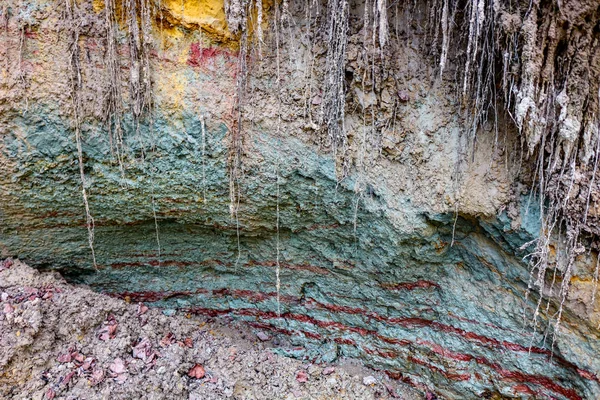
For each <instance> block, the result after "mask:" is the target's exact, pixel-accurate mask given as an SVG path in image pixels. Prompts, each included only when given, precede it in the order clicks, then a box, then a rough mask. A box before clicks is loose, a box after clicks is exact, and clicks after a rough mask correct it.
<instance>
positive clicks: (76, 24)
mask: <svg viewBox="0 0 600 400" xmlns="http://www.w3.org/2000/svg"><path fill="white" fill-rule="evenodd" d="M65 11H66V17H67V21H68V22H69V25H68V33H69V39H70V41H69V48H70V57H69V69H70V71H69V72H70V73H69V77H70V82H71V101H72V103H71V104H72V107H73V118H74V121H75V141H76V144H77V158H78V162H79V176H80V179H81V193H82V196H83V204H84V207H85V218H86V226H87V230H88V243H89V246H90V250H91V252H92V263H93V265H94V269H95V270H96V271H98V265H97V264H96V253H95V251H94V218H93V217H92V215H91V213H90V205H89V202H88V195H87V190H86V178H85V171H84V165H83V150H82V145H81V114H82V110H81V108H82V107H81V90H82V79H81V68H80V66H79V36H80V33H81V26H80V24H81V21H82V19H81V18H79V16H78V15H76V12H77V9H76V5H75V4H74V3H72V0H65Z"/></svg>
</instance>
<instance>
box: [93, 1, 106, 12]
mask: <svg viewBox="0 0 600 400" xmlns="http://www.w3.org/2000/svg"><path fill="white" fill-rule="evenodd" d="M92 8H93V9H94V12H95V13H99V12H100V11H102V10H104V0H92Z"/></svg>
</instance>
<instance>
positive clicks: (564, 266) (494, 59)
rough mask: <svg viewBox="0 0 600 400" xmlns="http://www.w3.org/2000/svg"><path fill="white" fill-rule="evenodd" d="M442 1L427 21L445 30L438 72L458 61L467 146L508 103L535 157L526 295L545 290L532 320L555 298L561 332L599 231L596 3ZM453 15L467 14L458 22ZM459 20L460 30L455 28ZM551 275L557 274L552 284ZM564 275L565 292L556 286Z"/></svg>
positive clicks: (599, 49)
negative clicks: (536, 232) (534, 219)
mask: <svg viewBox="0 0 600 400" xmlns="http://www.w3.org/2000/svg"><path fill="white" fill-rule="evenodd" d="M438 4H439V1H438V0H432V2H431V13H430V15H431V16H432V17H430V21H433V26H432V28H433V31H434V34H433V35H432V36H433V37H434V38H437V36H438V33H441V36H442V43H441V46H440V48H439V51H438V52H437V54H438V56H439V73H440V75H441V74H443V72H444V71H445V70H447V69H448V65H449V63H453V64H454V65H455V66H457V67H458V68H456V69H457V71H458V74H459V75H460V82H461V84H460V91H459V99H460V100H461V104H462V106H463V109H464V114H463V116H464V120H465V127H466V132H467V138H468V140H467V143H469V146H470V148H473V147H474V145H475V142H476V141H475V139H476V132H477V130H478V129H479V128H480V127H481V125H482V124H483V123H484V122H486V121H487V120H488V116H489V115H493V116H494V117H495V116H496V115H497V113H498V110H497V101H498V99H501V100H502V103H503V104H502V105H503V106H504V109H505V110H506V112H507V113H508V115H510V117H511V118H512V119H513V120H514V122H515V125H516V127H517V129H518V130H519V133H520V136H521V140H522V144H523V145H524V146H525V148H526V149H527V156H528V157H530V158H531V159H533V161H534V163H535V166H536V167H535V168H534V169H533V171H534V174H535V176H534V178H533V180H534V183H533V185H534V186H535V190H536V192H537V197H538V201H539V204H540V208H541V210H542V214H543V215H542V229H541V232H540V238H539V240H537V241H536V242H535V243H532V244H534V245H535V246H534V247H535V249H534V250H533V251H532V253H531V254H530V255H529V257H528V259H529V262H530V263H531V266H532V267H531V274H532V279H531V281H530V284H529V289H528V293H527V296H529V293H530V292H531V291H535V292H536V294H537V296H538V302H537V303H538V304H537V307H536V309H535V311H534V317H533V324H534V326H535V325H537V321H538V317H539V314H540V313H541V312H542V311H543V310H544V308H545V311H546V314H547V311H549V310H550V308H549V307H550V305H549V299H548V297H549V296H552V297H556V299H557V305H556V309H557V311H556V314H555V315H554V316H553V317H551V316H549V315H548V318H549V319H553V320H554V323H553V330H554V332H555V333H556V332H558V330H559V324H560V321H561V318H562V315H563V306H564V304H565V301H566V299H567V295H568V291H569V285H570V278H571V277H572V275H573V266H574V264H575V259H576V257H577V256H578V255H580V254H581V253H582V252H583V251H584V250H585V247H586V246H588V248H589V244H590V243H591V242H592V240H591V239H592V238H593V237H596V236H598V234H600V230H599V229H598V228H597V226H598V223H599V222H600V219H599V218H600V215H598V214H599V213H597V212H595V211H594V213H593V215H591V211H590V210H592V209H593V208H591V207H590V204H591V203H594V204H595V201H597V199H595V198H592V197H593V193H598V189H599V188H598V182H597V179H596V178H595V175H596V172H597V166H598V156H599V150H600V147H599V142H600V140H599V130H600V122H599V109H600V106H599V104H600V33H599V31H598V29H597V26H596V24H597V21H598V20H599V19H600V15H599V12H600V11H599V8H598V3H595V2H592V3H590V4H585V3H574V4H572V5H564V6H562V8H561V9H560V10H559V9H558V8H557V6H556V3H555V2H553V1H548V0H532V1H530V2H525V3H518V2H517V3H515V2H508V1H504V0H501V1H490V0H443V5H442V6H441V13H440V12H439V9H440V7H438ZM456 10H463V11H462V14H461V13H456ZM456 15H462V18H461V19H460V20H455V16H456ZM454 24H456V25H458V26H461V24H462V27H463V29H455V30H453V29H452V26H453V25H454ZM434 42H435V41H434ZM450 43H453V44H456V47H455V48H451V46H450ZM436 50H437V45H436ZM462 66H464V68H461V67H462ZM497 66H498V67H499V68H498V71H496V67H497ZM500 67H501V68H500ZM496 88H501V89H502V94H500V95H498V94H497V93H496ZM494 121H495V118H494ZM496 130H497V128H496ZM590 160H593V162H591V163H590ZM580 188H582V189H580ZM583 188H585V189H583ZM563 237H564V238H566V240H565V243H564V246H557V253H559V254H558V255H557V256H556V257H551V256H550V254H549V251H548V249H549V246H553V245H554V244H553V243H559V242H560V241H561V240H562V238H563ZM584 243H588V244H587V245H584ZM549 271H552V272H553V273H552V278H551V279H550V282H547V279H548V278H547V275H548V274H547V273H548V272H549ZM557 275H560V279H559V278H558V276H557ZM557 281H560V287H559V288H555V287H554V286H555V283H556V282H557ZM594 282H597V280H595V281H594ZM544 299H546V300H545V301H546V303H545V304H546V305H545V307H543V306H542V304H544ZM553 341H554V338H553Z"/></svg>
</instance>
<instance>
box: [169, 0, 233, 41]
mask: <svg viewBox="0 0 600 400" xmlns="http://www.w3.org/2000/svg"><path fill="white" fill-rule="evenodd" d="M161 6H162V10H163V13H164V16H165V17H166V18H167V19H168V22H170V23H171V24H173V25H180V26H182V27H184V28H186V29H199V28H200V29H202V30H203V31H205V32H206V33H208V34H209V35H211V36H213V38H215V39H218V40H219V41H231V40H235V37H234V36H233V35H232V34H231V32H229V29H228V28H227V20H226V18H225V6H224V2H223V0H163V1H162V4H161Z"/></svg>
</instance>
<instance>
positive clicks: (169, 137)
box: [0, 0, 600, 399]
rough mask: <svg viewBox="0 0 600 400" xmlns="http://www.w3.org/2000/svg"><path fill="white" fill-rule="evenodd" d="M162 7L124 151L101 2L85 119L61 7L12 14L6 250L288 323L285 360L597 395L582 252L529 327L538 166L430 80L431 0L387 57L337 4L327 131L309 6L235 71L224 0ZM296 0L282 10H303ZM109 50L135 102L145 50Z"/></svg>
mask: <svg viewBox="0 0 600 400" xmlns="http://www.w3.org/2000/svg"><path fill="white" fill-rule="evenodd" d="M163 3H164V4H162V5H161V6H160V7H162V8H160V9H159V10H158V11H157V14H155V18H154V19H153V20H152V23H153V24H154V28H153V30H152V35H153V36H152V43H157V44H158V45H156V46H155V47H152V48H151V51H149V52H148V53H147V54H148V62H149V66H150V71H151V83H152V104H151V114H150V115H151V117H146V118H142V119H141V120H140V119H138V118H137V117H136V115H135V113H133V114H131V113H127V112H123V116H122V125H121V127H122V130H123V136H122V140H123V143H122V147H120V148H119V147H117V150H118V151H117V152H116V151H115V142H111V138H115V137H116V138H118V136H111V134H109V133H108V132H107V129H106V125H105V124H103V123H102V122H101V121H103V120H106V115H105V112H106V105H107V103H106V99H107V94H106V88H107V87H111V85H112V83H111V82H112V81H111V74H110V66H109V64H107V63H106V54H107V48H108V47H107V44H106V43H107V42H106V40H107V39H106V32H105V25H104V24H105V22H104V21H105V19H104V15H103V10H104V8H103V3H102V2H100V3H98V4H97V3H93V4H87V3H81V4H80V5H79V7H80V8H79V10H80V12H81V14H78V16H79V17H81V16H82V15H84V16H86V18H83V19H78V21H81V26H80V28H79V29H80V33H81V35H80V38H79V40H78V42H77V46H78V49H79V53H80V56H79V57H78V60H79V69H78V70H79V71H80V72H81V76H82V80H81V85H80V86H81V87H79V92H78V94H77V96H78V98H79V99H80V103H81V120H80V124H79V125H80V129H79V128H78V127H77V126H76V125H75V124H74V121H73V101H72V97H73V90H72V88H73V86H72V83H73V81H72V80H70V77H71V76H72V75H71V73H72V72H73V70H72V64H71V65H70V64H69V63H70V61H69V60H72V58H71V55H72V54H73V53H72V52H73V46H72V45H70V43H71V42H70V41H69V37H70V36H68V35H65V34H64V32H65V30H67V28H69V27H68V26H66V25H68V21H67V22H65V18H64V15H63V14H61V13H62V11H63V9H62V7H63V5H62V4H59V5H58V6H57V5H56V4H55V3H54V2H45V1H42V0H39V1H36V2H30V3H28V4H27V5H24V4H21V3H17V2H13V3H12V4H8V5H7V6H6V7H5V8H4V9H3V16H4V20H5V21H6V24H5V30H4V31H3V36H2V40H0V53H2V54H5V55H6V58H5V61H6V63H5V66H4V69H3V82H2V86H1V88H0V111H1V112H2V114H1V116H0V127H1V128H0V129H1V130H0V172H1V173H0V186H1V187H2V190H0V218H1V219H2V220H1V223H0V252H1V253H0V254H1V255H2V256H3V257H8V256H13V257H19V258H21V259H23V260H26V261H28V262H29V263H31V264H32V265H35V266H38V267H47V268H56V269H59V270H60V271H61V272H62V273H63V274H64V275H65V276H66V277H67V278H68V279H70V280H72V281H75V282H80V283H86V284H89V285H90V286H91V287H92V288H93V289H95V290H98V291H101V292H104V293H108V294H111V295H114V296H118V297H123V298H128V299H131V300H134V301H143V302H145V303H147V304H151V305H155V306H159V307H166V308H179V309H184V310H186V311H187V312H192V313H198V314H204V315H210V316H216V315H224V314H227V315H231V316H233V317H235V318H237V319H239V320H242V321H246V322H248V323H250V324H252V325H254V326H256V327H260V328H261V329H270V330H272V331H274V332H275V333H277V334H279V335H288V336H290V340H291V341H292V342H293V343H294V344H297V345H299V346H302V350H301V351H298V354H292V355H295V356H306V357H308V358H311V359H316V360H324V361H331V360H333V359H335V358H336V357H337V356H341V355H343V356H351V357H357V358H360V359H362V360H364V361H365V362H366V363H367V364H368V365H370V366H374V367H376V368H378V369H381V370H383V371H386V372H387V373H388V374H389V375H390V376H391V377H394V378H397V379H402V380H403V381H405V382H408V383H410V384H411V385H413V386H414V387H416V388H417V389H419V390H421V391H423V392H425V391H427V390H429V391H435V392H436V393H438V395H440V396H443V397H447V398H481V397H482V396H488V397H490V396H500V395H504V396H516V397H519V396H520V397H536V398H544V397H547V398H563V399H565V398H566V399H580V398H582V399H583V398H590V399H591V398H597V397H598V396H599V395H600V386H599V383H598V382H599V379H600V378H599V374H600V364H599V361H598V360H597V358H596V357H595V355H596V354H598V352H599V351H600V341H599V340H598V333H599V332H598V330H597V326H598V323H600V304H599V303H600V300H599V298H598V296H595V295H594V294H595V283H596V281H597V275H595V271H596V269H595V265H596V261H597V260H596V253H595V252H594V253H585V254H581V255H580V256H579V257H578V258H577V262H576V263H575V267H574V271H573V274H572V276H570V277H569V279H570V282H571V290H570V291H569V294H568V298H567V299H566V302H565V311H564V315H563V317H562V318H563V322H562V325H561V330H560V334H559V335H557V336H556V337H555V343H554V346H552V344H553V338H552V335H547V333H548V332H547V331H545V329H546V322H547V320H548V318H549V317H548V316H551V317H550V319H552V318H555V317H552V316H553V315H555V314H556V312H557V310H558V309H559V307H560V299H559V298H558V295H557V293H555V292H548V293H544V295H545V296H547V298H548V299H549V301H548V303H547V305H546V300H545V299H544V300H543V303H542V305H543V306H542V307H541V308H540V310H541V313H540V315H539V316H537V318H536V323H537V324H538V325H537V326H536V329H535V330H534V327H532V326H531V320H532V314H533V311H534V310H536V308H537V307H536V306H537V304H538V302H541V301H542V300H541V299H540V298H539V294H538V293H537V292H536V291H535V290H534V291H533V292H531V293H529V292H528V286H529V285H530V284H531V281H530V279H531V278H530V273H529V267H528V265H527V264H526V262H524V261H523V260H522V257H523V256H525V255H526V254H527V251H526V250H522V249H521V248H522V246H523V245H525V244H526V243H527V242H529V241H531V240H533V239H536V238H537V237H538V236H539V234H540V229H541V228H540V214H541V213H540V210H539V205H538V202H537V201H536V199H535V197H533V200H532V197H530V196H529V193H530V192H529V188H528V187H527V186H526V185H525V184H522V183H520V181H525V182H528V181H531V180H532V179H533V176H534V175H535V172H534V170H535V167H531V166H530V164H528V162H526V161H523V160H522V159H523V158H524V156H523V154H522V150H523V147H522V146H521V142H520V139H519V136H518V133H517V132H518V128H519V127H518V126H515V124H514V123H513V122H511V121H510V119H509V118H508V117H507V118H505V119H503V118H504V117H502V115H499V116H498V119H497V120H496V121H497V123H496V124H491V123H490V124H483V125H482V126H481V127H480V128H479V129H478V131H477V136H476V138H477V139H476V144H475V145H474V146H473V147H472V146H471V144H473V143H472V139H473V138H472V137H471V136H469V134H466V133H465V132H467V133H468V130H465V125H464V118H463V115H464V111H463V108H462V107H461V106H460V104H458V103H457V102H456V96H455V92H456V85H455V84H454V82H452V79H447V81H446V80H439V79H436V74H437V72H436V71H437V66H436V65H435V62H434V61H432V58H429V56H428V55H426V54H425V53H426V52H425V51H424V50H423V49H424V47H426V46H424V45H423V43H424V42H426V41H427V40H429V39H430V38H428V36H427V35H426V32H425V31H424V30H423V29H420V28H419V26H420V24H424V21H426V20H427V14H426V11H425V10H426V8H425V7H423V9H420V8H419V7H417V8H416V9H413V10H412V11H410V12H409V11H403V12H397V14H395V16H394V18H391V21H393V22H394V24H391V25H390V31H394V30H395V31H394V32H393V34H392V35H391V39H390V41H389V43H388V45H387V47H385V48H384V50H381V51H380V52H378V51H375V50H374V49H371V48H368V47H365V45H364V43H365V42H364V38H365V35H366V37H369V35H370V34H371V33H372V32H371V31H369V30H368V29H361V28H360V27H361V26H362V25H360V24H358V23H357V21H360V18H362V13H363V12H364V7H365V6H364V4H362V3H361V4H357V5H355V7H352V8H351V10H350V11H349V21H350V23H349V26H350V28H349V31H348V40H347V44H346V50H345V63H344V65H345V67H344V70H343V79H344V81H343V87H344V90H345V94H344V98H343V103H344V104H345V109H344V119H343V125H344V126H343V128H344V132H345V136H344V138H343V140H342V139H340V138H339V137H337V136H336V137H333V138H332V137H330V136H328V135H329V132H328V131H327V130H326V129H325V128H324V123H323V117H322V112H323V104H330V102H331V99H330V98H328V97H327V96H328V88H327V87H326V86H324V85H323V81H324V79H325V78H327V77H328V75H327V74H328V73H329V72H328V68H329V67H330V66H329V65H328V60H330V59H331V57H333V56H332V55H331V54H328V46H327V45H326V43H325V41H324V38H323V36H322V32H321V31H319V30H316V31H314V32H313V31H312V30H311V29H310V24H309V22H308V21H310V18H308V19H302V18H300V17H299V18H298V19H297V21H298V22H297V24H292V23H289V20H288V23H285V24H282V25H281V26H280V30H279V31H278V33H279V36H278V40H276V38H275V37H274V36H273V35H266V34H265V39H264V41H263V42H262V43H261V46H260V49H259V46H258V44H257V43H256V42H252V43H254V45H253V46H254V47H255V48H254V47H252V48H251V49H250V50H249V53H248V54H249V55H248V58H247V60H246V62H247V70H248V73H247V75H245V71H243V70H240V69H239V65H240V64H239V57H240V52H238V46H239V43H238V41H237V39H239V37H238V36H236V35H234V34H231V33H230V32H229V31H228V30H227V29H225V27H226V26H227V25H226V22H225V18H226V17H225V13H224V9H223V8H222V7H223V5H222V4H213V2H198V3H195V2H188V1H185V2H183V3H182V8H181V9H179V8H178V4H177V2H163ZM188 3H189V4H188ZM229 6H235V4H233V5H231V4H230V5H229ZM264 6H265V10H264V11H265V15H266V14H267V13H268V12H270V13H273V12H274V11H273V7H274V6H273V5H270V6H267V4H266V3H264ZM286 6H287V7H288V9H287V11H286V12H288V13H289V14H286V15H288V17H287V18H291V17H290V16H291V15H293V16H294V17H297V16H302V15H304V12H305V11H306V12H307V13H308V12H316V9H315V8H312V7H308V8H303V7H302V6H303V5H300V4H291V3H290V4H286ZM371 6H372V5H371ZM294 7H297V8H298V9H295V8H294ZM301 8H302V10H301ZM7 10H8V11H7ZM565 12H566V11H565ZM323 15H325V14H323ZM506 18H508V16H506ZM265 24H266V23H265ZM270 26H271V27H272V25H270ZM252 27H253V29H256V25H252ZM265 27H266V25H265ZM159 28H160V29H159ZM374 28H375V26H372V27H371V28H370V29H374ZM69 29H72V27H71V28H69ZM315 32H316V33H315ZM319 32H321V33H319ZM144 40H149V39H148V38H146V39H143V40H142V42H143V41H144ZM117 43H118V48H117V54H119V55H121V58H119V60H120V61H119V64H118V69H117V70H118V71H121V72H120V75H122V76H121V78H120V80H118V82H119V84H120V85H121V86H120V93H122V96H123V98H124V102H125V103H128V102H130V101H131V99H130V98H129V97H128V96H129V95H128V93H129V90H133V89H131V88H129V86H128V82H130V81H131V79H130V76H131V75H132V71H136V68H138V67H139V66H134V64H132V63H133V62H134V61H135V59H133V61H131V63H130V60H129V59H128V58H127V54H128V52H129V47H130V46H128V45H127V43H128V42H127V40H126V39H125V37H124V36H123V37H117ZM276 48H279V51H278V52H277V51H276V50H275V49H276ZM259 51H260V52H259ZM241 54H243V51H242V53H241ZM450 58H452V55H450ZM446 68H447V71H452V70H453V69H454V70H459V69H460V65H457V64H456V63H454V64H453V63H452V62H451V61H448V66H447V67H446ZM139 69H140V70H141V71H143V67H139ZM446 73H448V72H446ZM241 74H244V77H245V79H244V80H243V84H244V87H243V97H242V99H243V101H241V102H240V97H238V95H239V90H240V87H239V86H238V84H239V82H240V76H241ZM134 75H135V74H134ZM136 77H139V76H138V75H136ZM146 83H148V82H146ZM131 93H138V92H135V91H132V92H131ZM238 105H239V109H238V107H237V106H238ZM332 107H333V106H332ZM239 110H241V111H242V112H241V115H240V114H238V111H239ZM334 123H337V122H335V121H334ZM77 129H79V131H80V133H81V138H82V152H81V155H82V159H83V165H84V167H85V168H84V171H83V172H84V175H85V188H86V192H87V200H88V203H89V208H90V212H91V215H93V218H94V222H95V223H94V225H95V226H94V228H95V229H94V232H93V233H94V241H93V247H94V251H95V257H96V260H97V264H98V265H97V267H98V270H97V271H95V270H94V268H93V265H92V262H91V256H90V248H89V246H88V231H87V229H86V215H85V212H84V208H83V204H82V198H81V184H82V183H81V180H80V171H79V166H78V150H77V141H76V138H75V131H76V130H77ZM113 133H114V131H113ZM236 134H237V135H239V137H237V139H236ZM238 146H239V147H238ZM334 147H335V150H336V151H335V153H336V154H335V157H334V156H333V154H332V153H333V148H334ZM236 152H237V153H236ZM115 153H118V155H115ZM237 154H239V155H240V157H239V159H237V160H236V159H235V156H236V155H237ZM232 155H233V157H234V159H233V162H234V163H238V164H237V165H236V166H237V167H238V169H237V170H236V169H235V168H234V169H232ZM233 171H236V172H235V174H234V172H233ZM233 175H234V176H233ZM232 176H233V177H234V178H235V179H234V181H233V188H234V191H233V200H234V201H233V202H232ZM582 179H583V178H582ZM588 181H589V179H588ZM582 182H583V181H582ZM591 210H592V212H594V210H595V208H591ZM550 253H552V252H550ZM550 257H555V258H556V257H558V256H556V255H554V256H553V255H552V254H551V255H550ZM276 270H280V273H279V281H280V291H279V292H278V291H277V279H276ZM551 273H552V271H551V270H549V271H548V274H550V275H551ZM550 279H552V277H550ZM527 293H529V294H528V295H527ZM551 355H552V357H551Z"/></svg>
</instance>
